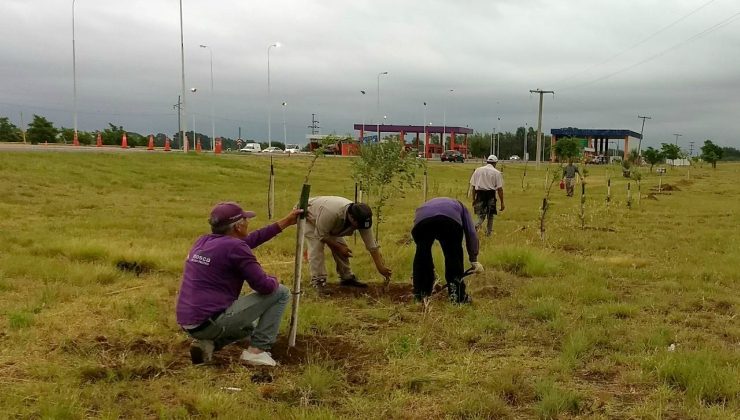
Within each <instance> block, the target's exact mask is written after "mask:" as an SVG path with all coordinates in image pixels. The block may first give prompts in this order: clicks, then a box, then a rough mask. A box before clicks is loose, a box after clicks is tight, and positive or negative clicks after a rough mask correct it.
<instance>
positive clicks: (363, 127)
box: [360, 90, 367, 143]
mask: <svg viewBox="0 0 740 420" xmlns="http://www.w3.org/2000/svg"><path fill="white" fill-rule="evenodd" d="M360 93H361V94H362V130H360V133H361V134H362V136H363V138H361V139H360V143H364V142H365V139H364V136H365V114H366V113H367V106H366V105H365V94H366V93H367V92H365V91H364V90H361V91H360Z"/></svg>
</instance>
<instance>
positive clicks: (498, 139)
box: [496, 117, 501, 156]
mask: <svg viewBox="0 0 740 420" xmlns="http://www.w3.org/2000/svg"><path fill="white" fill-rule="evenodd" d="M497 118H498V123H497V124H496V127H497V129H496V131H497V132H496V156H500V155H501V117H497Z"/></svg>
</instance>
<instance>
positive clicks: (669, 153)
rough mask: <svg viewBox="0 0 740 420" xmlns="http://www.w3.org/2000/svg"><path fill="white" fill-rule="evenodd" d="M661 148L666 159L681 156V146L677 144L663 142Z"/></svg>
mask: <svg viewBox="0 0 740 420" xmlns="http://www.w3.org/2000/svg"><path fill="white" fill-rule="evenodd" d="M660 149H661V152H662V153H663V157H664V158H666V159H670V160H676V159H678V158H680V157H681V148H680V147H678V146H676V145H675V144H670V143H661V144H660Z"/></svg>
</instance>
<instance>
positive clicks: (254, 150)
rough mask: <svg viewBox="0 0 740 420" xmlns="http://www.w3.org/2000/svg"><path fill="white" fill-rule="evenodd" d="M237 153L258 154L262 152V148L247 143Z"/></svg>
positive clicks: (256, 144) (257, 144) (255, 144)
mask: <svg viewBox="0 0 740 420" xmlns="http://www.w3.org/2000/svg"><path fill="white" fill-rule="evenodd" d="M239 151H240V152H243V153H259V152H260V151H262V146H260V144H259V143H247V144H245V145H244V147H242V148H241V149H239Z"/></svg>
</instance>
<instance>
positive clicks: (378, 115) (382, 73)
mask: <svg viewBox="0 0 740 420" xmlns="http://www.w3.org/2000/svg"><path fill="white" fill-rule="evenodd" d="M384 74H385V75H387V74H388V72H387V71H382V72H380V73H378V104H377V109H376V112H377V118H378V119H377V120H376V122H377V125H378V126H377V127H376V129H377V130H378V143H380V76H382V75H384Z"/></svg>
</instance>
